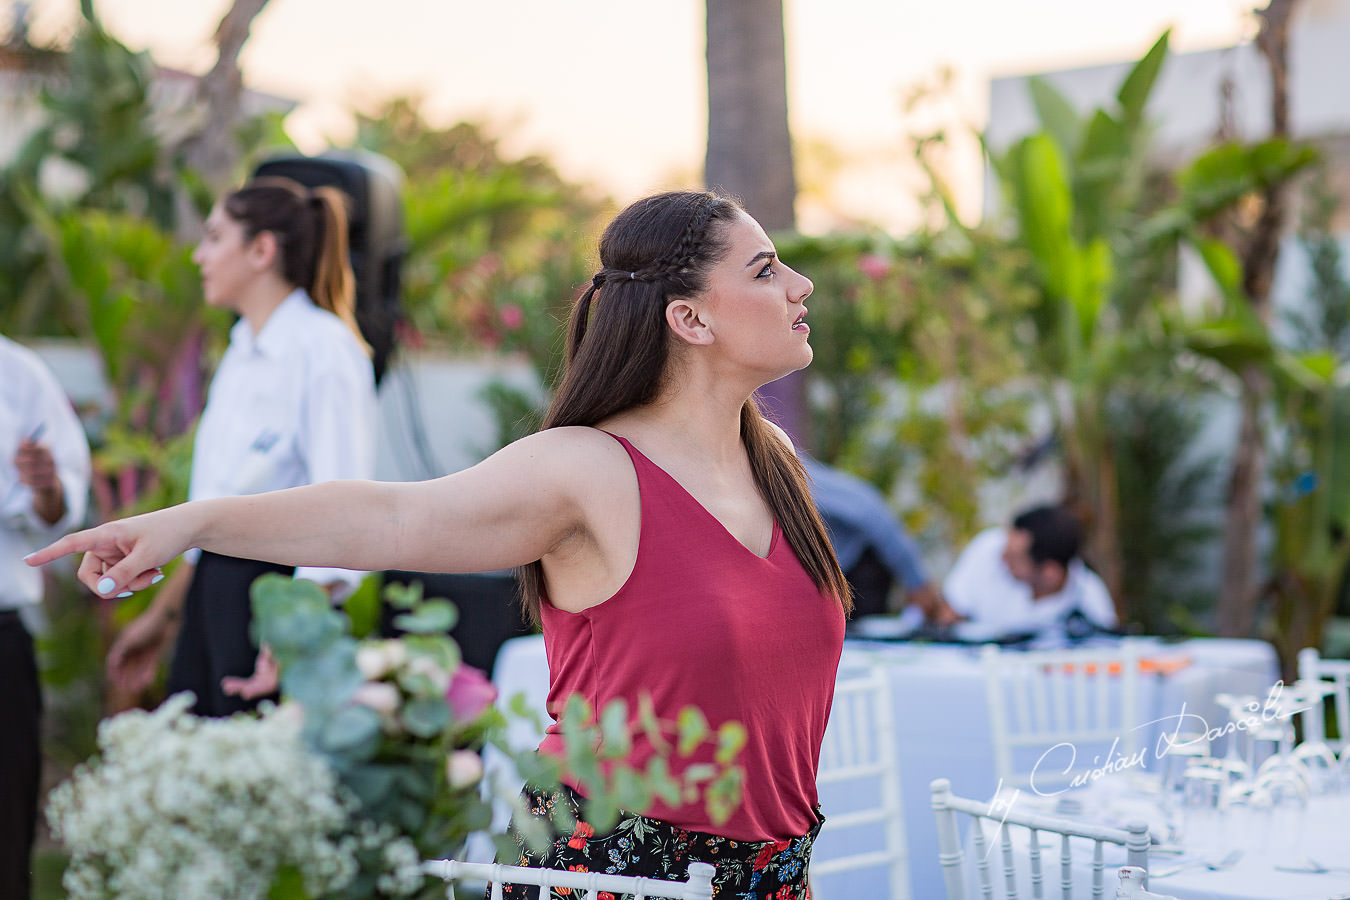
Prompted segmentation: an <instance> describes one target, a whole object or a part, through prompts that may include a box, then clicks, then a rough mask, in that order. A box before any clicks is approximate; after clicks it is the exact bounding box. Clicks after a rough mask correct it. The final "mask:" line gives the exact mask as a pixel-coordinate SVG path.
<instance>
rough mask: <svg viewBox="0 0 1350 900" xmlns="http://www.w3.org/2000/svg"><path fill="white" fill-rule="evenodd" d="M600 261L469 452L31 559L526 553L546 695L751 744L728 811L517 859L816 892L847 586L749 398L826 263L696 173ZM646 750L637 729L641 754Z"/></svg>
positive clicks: (144, 522) (507, 559)
mask: <svg viewBox="0 0 1350 900" xmlns="http://www.w3.org/2000/svg"><path fill="white" fill-rule="evenodd" d="M600 260H601V263H602V267H601V269H600V271H599V272H598V273H597V274H596V275H595V277H594V279H593V280H592V284H591V286H590V288H589V289H588V290H587V291H586V293H585V294H584V295H583V296H582V297H581V299H580V300H579V301H578V303H577V306H576V309H575V311H574V313H573V316H572V321H571V324H570V330H569V341H568V345H569V346H568V360H569V362H568V368H567V371H566V372H565V374H564V376H563V379H562V382H561V384H560V386H559V388H558V392H557V395H556V397H555V399H554V401H553V404H552V406H551V408H550V411H549V413H548V416H547V418H546V420H545V427H544V429H543V430H541V431H540V432H539V433H537V434H534V435H531V436H530V437H527V438H524V439H522V440H519V441H516V442H515V443H513V444H511V445H509V446H507V447H505V448H503V449H502V450H500V451H498V452H497V453H496V454H494V455H493V456H491V457H489V458H488V459H486V460H484V461H483V462H481V463H479V464H478V465H476V466H474V467H473V468H470V469H467V470H465V471H462V472H458V473H455V474H453V475H449V476H446V477H445V478H440V479H437V480H434V481H429V482H421V483H412V484H382V483H372V482H362V481H347V482H335V483H329V484H323V485H314V486H310V487H301V488H293V489H290V490H286V491H279V492H275V493H270V494H259V495H253V496H248V497H237V498H221V499H215V500H208V501H202V502H199V503H189V504H184V505H182V506H177V507H173V508H170V509H167V510H161V511H159V512H154V513H149V514H147V515H143V516H138V517H135V518H131V519H125V520H122V521H119V522H113V523H109V524H107V525H103V526H101V527H99V528H95V529H91V530H89V531H85V532H80V533H78V534H74V535H70V536H68V537H66V538H64V539H62V540H61V541H58V542H57V543H55V544H53V545H52V546H51V547H49V548H47V549H45V550H43V551H41V552H40V553H38V554H36V555H35V556H34V557H32V558H31V559H30V562H31V563H32V564H34V565H38V564H41V563H44V562H47V561H50V560H52V559H55V558H57V557H58V556H61V555H64V554H66V553H71V552H80V551H84V552H85V553H86V556H85V558H84V561H83V562H82V564H81V566H80V577H81V579H82V580H83V581H84V582H85V583H86V584H88V585H89V586H90V587H91V588H94V589H95V590H96V591H98V592H99V593H100V594H101V595H103V596H112V595H115V594H116V593H118V592H120V591H123V590H127V589H132V590H136V589H140V588H142V587H145V586H146V585H147V584H149V583H150V580H151V578H152V577H153V576H154V574H155V571H156V568H157V567H158V566H161V565H163V564H164V563H166V562H168V561H169V560H171V559H172V558H173V557H175V556H176V555H178V554H179V553H181V552H183V550H184V549H186V548H187V547H190V546H199V547H202V548H204V549H208V550H212V551H214V552H217V553H224V554H229V555H233V556H242V557H250V558H256V559H263V560H271V561H276V562H280V563H286V564H295V565H318V566H345V567H349V568H354V569H368V570H378V569H408V570H413V571H440V572H472V571H482V570H488V569H500V568H506V567H510V566H523V567H524V579H523V581H524V584H525V593H524V596H525V600H526V604H527V609H528V610H529V612H530V614H531V615H532V616H534V617H535V618H536V620H539V621H542V625H543V628H544V635H545V640H546V643H547V644H548V648H549V661H550V669H551V673H550V674H551V678H552V682H553V684H552V688H551V692H550V694H551V696H550V699H551V701H552V702H554V703H557V702H559V701H561V700H562V699H564V698H565V695H567V694H569V693H571V692H575V691H580V692H582V693H583V694H585V695H587V698H588V699H590V700H591V701H592V702H594V703H596V704H597V705H602V704H603V703H605V702H606V701H608V700H609V699H612V698H614V697H626V698H629V699H632V698H635V697H637V696H638V695H639V694H640V693H643V692H645V693H648V694H649V695H651V696H652V697H653V701H654V703H656V712H657V714H658V715H659V716H663V717H673V716H674V714H675V713H676V712H677V711H678V709H679V708H681V707H683V706H684V705H687V704H689V703H694V704H697V705H700V706H701V707H703V708H704V711H705V714H707V715H708V718H709V720H710V722H711V723H712V724H713V725H714V726H716V725H717V724H718V723H719V722H720V721H725V720H728V719H735V720H737V721H741V722H742V723H743V724H745V725H746V728H747V730H748V732H749V740H748V742H747V745H746V748H745V751H744V753H743V756H742V763H743V764H744V766H745V768H746V789H745V800H744V802H743V804H742V807H741V809H740V810H738V811H737V813H736V814H735V816H734V817H733V818H732V820H731V821H729V822H727V823H723V824H722V825H720V826H719V825H715V824H713V823H710V822H707V821H706V820H705V819H704V818H702V814H701V813H700V812H699V810H698V809H696V808H693V807H658V808H656V809H654V810H651V812H652V813H653V814H654V817H653V818H650V819H642V818H641V817H638V816H628V817H626V818H625V819H623V820H621V821H620V824H619V826H617V828H616V829H615V830H613V831H611V832H610V833H608V834H605V835H596V834H594V833H593V829H590V828H589V827H586V826H585V824H584V823H583V824H582V826H579V827H578V828H577V830H576V831H575V832H569V833H567V834H563V835H560V836H559V837H558V839H557V840H556V841H555V842H554V844H553V847H552V848H551V849H550V850H549V851H548V852H547V853H546V854H543V855H540V856H536V855H534V854H528V853H526V854H523V856H522V861H523V862H524V863H526V864H535V865H548V866H550V867H553V868H563V869H566V868H572V867H585V868H587V869H593V868H598V869H599V870H601V871H603V870H606V869H608V870H611V871H618V872H620V873H622V874H647V875H652V876H656V877H679V876H682V875H683V873H684V871H685V870H686V869H687V866H688V862H690V861H694V860H703V861H708V862H712V863H714V864H715V865H717V867H718V874H717V876H716V879H715V885H716V887H717V895H718V896H719V897H723V898H733V897H734V898H741V897H752V898H759V897H763V898H769V897H772V898H776V900H786V898H801V897H806V896H808V893H807V889H806V863H807V861H808V859H809V853H810V844H811V841H812V839H813V838H814V836H815V832H816V829H817V828H818V827H819V823H820V817H819V814H818V809H817V807H816V796H815V765H816V761H817V758H818V753H819V747H820V741H821V738H822V735H823V732H824V728H825V721H826V718H827V717H828V714H829V706H830V700H831V697H832V691H833V686H834V674H835V668H836V666H837V664H838V659H839V653H840V649H841V646H842V641H843V622H844V616H845V615H846V613H847V608H848V604H849V600H848V590H847V587H846V585H845V581H844V577H843V575H842V573H841V572H840V571H839V566H838V564H837V563H836V561H835V559H834V555H833V553H832V552H831V550H830V545H829V541H828V539H827V536H826V533H825V529H824V526H823V525H822V524H821V521H820V519H819V517H818V515H817V514H816V512H815V507H814V505H813V503H812V501H811V496H810V493H809V491H808V489H807V484H806V481H805V475H804V473H803V470H802V467H801V464H800V463H799V462H798V460H797V457H796V455H795V453H794V452H793V449H792V446H791V443H790V441H789V440H788V438H787V436H786V435H785V434H784V433H783V432H782V431H781V430H780V429H779V428H777V426H775V425H772V424H771V423H769V422H768V421H767V420H766V419H765V418H764V417H763V416H762V415H761V413H760V410H759V407H758V405H757V403H756V401H755V399H754V396H753V394H754V391H755V390H756V389H757V388H759V387H760V386H761V385H764V384H766V383H768V382H771V381H773V380H775V379H777V378H780V377H782V376H784V375H786V374H788V373H789V372H793V371H796V370H798V369H801V368H803V367H804V366H806V365H807V364H808V363H810V361H811V347H810V344H809V343H808V341H807V338H808V335H809V333H810V329H809V328H808V327H807V325H806V324H805V318H806V312H807V309H806V306H805V305H804V301H805V300H806V298H807V296H808V295H809V294H810V293H811V287H812V286H811V282H810V280H809V279H807V278H806V277H804V276H802V275H800V274H798V273H797V272H795V271H793V270H792V269H790V268H789V267H788V266H786V265H785V264H784V263H783V262H782V261H781V260H779V259H778V258H777V255H776V252H775V250H774V246H773V243H772V242H771V241H770V240H769V238H768V236H767V235H766V234H765V232H764V230H763V229H762V228H761V227H760V226H759V224H758V223H757V222H755V221H754V219H752V218H751V217H750V216H749V215H748V214H747V213H746V212H745V211H744V210H743V209H741V207H740V206H738V205H737V204H736V203H735V202H733V201H731V200H729V199H727V198H724V197H720V196H717V195H714V194H708V193H701V192H675V193H667V194H661V195H657V196H654V197H649V198H646V199H643V200H639V201H637V202H636V203H633V204H632V205H631V206H629V207H628V208H627V209H625V210H624V211H623V212H622V213H620V214H619V215H618V216H617V217H616V218H615V220H614V221H613V222H612V223H610V225H609V227H608V228H607V229H606V230H605V233H604V235H603V236H602V238H601V242H600ZM556 740H557V736H555V735H549V736H548V737H547V738H546V740H545V746H544V749H545V750H548V749H550V746H551V745H552V744H553V743H554V742H555V741H556ZM649 752H650V748H649V747H644V746H643V745H642V744H641V743H640V742H635V745H634V750H633V753H634V761H635V762H640V761H641V759H642V757H643V755H644V754H645V753H649ZM580 787H582V786H579V785H565V786H563V787H562V788H561V789H559V790H556V791H548V792H542V793H541V792H533V793H531V792H528V791H527V794H528V795H529V797H530V803H529V806H530V807H531V810H532V812H533V813H534V814H535V815H539V816H549V815H551V814H553V813H554V812H556V810H557V807H558V805H559V804H563V805H566V806H569V807H572V812H573V814H575V813H576V807H575V802H576V800H577V792H578V788H580ZM638 825H641V826H643V827H637V826H638ZM642 835H646V836H647V838H646V839H645V840H642V839H639V840H636V841H635V840H634V837H635V836H637V837H638V838H641V836H642Z"/></svg>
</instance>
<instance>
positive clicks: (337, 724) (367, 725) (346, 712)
mask: <svg viewBox="0 0 1350 900" xmlns="http://www.w3.org/2000/svg"><path fill="white" fill-rule="evenodd" d="M381 738H382V735H381V732H380V716H379V714H378V713H376V712H375V711H374V710H373V709H370V708H368V707H365V706H357V705H353V706H347V707H345V708H343V709H340V710H338V712H337V713H336V714H335V715H334V716H333V717H332V718H330V719H329V720H328V722H327V723H326V724H325V725H324V727H323V731H322V732H320V734H319V746H321V747H322V748H323V749H324V750H327V751H329V752H330V753H340V754H342V755H344V756H347V757H350V758H352V759H360V760H365V759H369V758H370V757H372V756H374V755H375V752H376V751H377V750H378V749H379V747H380V740H381Z"/></svg>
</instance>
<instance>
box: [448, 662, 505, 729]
mask: <svg viewBox="0 0 1350 900" xmlns="http://www.w3.org/2000/svg"><path fill="white" fill-rule="evenodd" d="M496 699H497V688H496V687H494V686H493V684H492V682H491V681H488V678H487V676H486V675H484V674H483V673H482V672H480V671H478V670H477V669H475V668H474V667H473V666H466V665H463V664H461V665H460V667H459V668H458V669H456V670H455V674H454V675H453V676H451V678H450V687H448V688H447V689H446V691H445V702H446V703H448V704H450V714H451V715H452V716H453V717H454V719H455V721H456V722H471V721H473V720H474V719H476V718H478V716H479V715H480V714H481V713H482V712H483V710H485V709H487V708H488V707H489V706H491V705H492V701H494V700H496Z"/></svg>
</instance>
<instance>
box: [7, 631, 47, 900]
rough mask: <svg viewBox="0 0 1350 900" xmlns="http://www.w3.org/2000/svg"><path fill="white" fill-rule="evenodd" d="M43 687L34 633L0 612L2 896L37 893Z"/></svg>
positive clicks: (24, 898)
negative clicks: (34, 860) (35, 842)
mask: <svg viewBox="0 0 1350 900" xmlns="http://www.w3.org/2000/svg"><path fill="white" fill-rule="evenodd" d="M41 720H42V690H41V687H40V686H39V684H38V668H37V656H36V654H35V653H34V652H33V638H32V635H30V634H29V633H28V629H26V628H24V626H23V622H22V621H20V619H19V615H18V613H16V612H13V611H4V612H0V897H4V898H6V900H9V898H13V900H28V898H29V896H31V894H32V889H33V877H32V853H33V838H34V837H35V836H36V834H37V811H38V793H39V784H40V782H41V780H42V753H41V750H40V748H39V746H38V739H39V726H40V723H41Z"/></svg>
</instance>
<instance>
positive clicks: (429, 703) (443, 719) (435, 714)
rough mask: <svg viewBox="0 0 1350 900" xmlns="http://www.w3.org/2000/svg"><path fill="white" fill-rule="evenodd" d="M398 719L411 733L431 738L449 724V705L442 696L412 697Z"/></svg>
mask: <svg viewBox="0 0 1350 900" xmlns="http://www.w3.org/2000/svg"><path fill="white" fill-rule="evenodd" d="M400 719H401V720H402V722H403V727H404V728H406V729H408V731H409V732H410V733H411V734H415V735H417V736H418V737H423V738H431V737H435V736H436V735H438V734H440V733H441V731H443V730H444V729H445V727H446V726H447V725H449V724H450V707H449V706H448V705H446V702H445V698H443V697H442V698H437V697H414V698H413V699H411V700H409V701H408V702H407V703H406V704H405V705H404V707H403V712H402V713H401V714H400Z"/></svg>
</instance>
